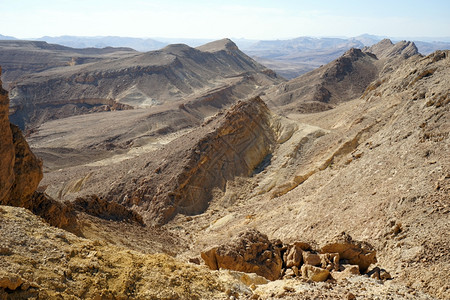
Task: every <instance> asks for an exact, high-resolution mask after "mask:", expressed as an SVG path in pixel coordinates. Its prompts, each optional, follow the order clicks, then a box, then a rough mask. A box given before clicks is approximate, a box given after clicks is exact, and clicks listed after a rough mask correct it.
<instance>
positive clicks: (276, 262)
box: [201, 229, 390, 282]
mask: <svg viewBox="0 0 450 300" xmlns="http://www.w3.org/2000/svg"><path fill="white" fill-rule="evenodd" d="M369 247H370V246H369V245H368V244H367V243H361V242H355V241H353V239H352V238H351V237H350V236H349V235H348V234H345V233H343V234H342V235H341V236H339V237H336V239H335V241H334V242H332V243H329V244H326V245H325V246H323V247H322V249H321V251H320V254H318V253H317V252H316V251H314V250H312V249H311V246H310V245H309V244H307V243H302V242H295V243H294V244H288V245H283V243H282V242H281V241H279V240H277V241H269V239H268V238H267V236H266V235H264V234H262V233H260V232H259V231H257V230H254V229H251V230H247V231H245V232H242V233H240V234H238V235H237V236H236V237H235V238H234V239H233V240H232V241H230V242H229V243H227V244H223V245H220V246H218V247H214V248H211V249H209V250H207V251H203V252H201V257H202V258H203V260H204V261H205V264H206V265H207V266H208V267H209V268H210V269H212V270H218V269H230V270H235V271H241V272H246V273H256V274H258V275H260V276H263V277H265V278H267V279H269V280H276V279H279V278H281V277H282V276H285V277H302V278H304V279H306V280H311V281H316V282H317V281H326V280H327V279H328V278H330V274H332V278H333V279H336V280H341V279H343V278H347V277H349V276H351V275H356V274H365V273H367V270H368V268H369V266H370V265H372V264H374V263H376V262H377V260H376V257H375V255H376V252H375V251H373V250H371V249H370V248H369ZM354 267H356V270H355V268H354ZM383 272H384V273H383V276H381V277H380V269H379V268H378V267H376V268H374V269H373V270H372V271H370V272H369V273H367V274H368V276H372V275H373V274H378V277H377V279H379V280H380V279H383V280H386V279H390V275H388V273H387V272H386V271H385V270H383ZM373 277H375V276H373Z"/></svg>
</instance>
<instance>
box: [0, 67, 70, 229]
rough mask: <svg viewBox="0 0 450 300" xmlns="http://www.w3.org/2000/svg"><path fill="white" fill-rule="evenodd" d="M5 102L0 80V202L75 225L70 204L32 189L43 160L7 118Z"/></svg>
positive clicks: (56, 223)
mask: <svg viewBox="0 0 450 300" xmlns="http://www.w3.org/2000/svg"><path fill="white" fill-rule="evenodd" d="M0 71H1V69H0ZM0 73H1V72H0ZM8 105H9V98H8V93H7V92H6V91H5V90H3V89H2V88H1V81H0V141H1V143H0V204H1V205H10V206H18V207H24V208H27V209H29V210H31V211H32V212H34V213H35V214H37V215H39V216H41V217H43V218H44V219H46V220H47V221H48V222H49V223H50V224H51V225H54V226H58V227H62V228H69V227H70V228H71V229H74V228H75V227H76V226H75V218H74V214H73V209H72V208H71V207H68V206H66V205H65V204H63V203H60V202H57V201H55V200H53V199H50V198H48V197H46V196H45V195H43V194H40V193H36V192H35V191H36V188H37V187H38V185H39V182H40V181H41V179H42V176H43V174H42V162H41V161H40V160H39V159H38V158H37V157H36V156H35V155H34V154H33V152H31V149H30V147H29V146H28V143H27V142H26V140H25V138H24V137H23V135H22V132H21V131H20V129H19V128H18V127H17V126H16V125H14V124H11V123H10V122H9V119H8Z"/></svg>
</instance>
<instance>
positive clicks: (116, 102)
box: [0, 39, 450, 299]
mask: <svg viewBox="0 0 450 300" xmlns="http://www.w3.org/2000/svg"><path fill="white" fill-rule="evenodd" d="M27 47H28V46H27ZM69 50H70V49H67V48H61V53H62V54H61V57H64V59H62V60H61V61H64V60H67V59H68V58H69V56H72V55H73V53H72V52H70V51H73V50H70V51H69ZM11 51H12V50H11ZM33 51H35V50H33ZM65 51H69V52H68V53H70V54H65V53H66V52H65ZM98 51H100V50H98ZM102 51H108V52H109V54H108V56H109V57H104V55H101V56H95V55H97V54H95V55H94V54H92V53H91V54H86V53H84V54H82V55H83V56H84V55H85V56H86V57H88V56H89V55H92V56H89V58H86V61H84V62H81V61H80V63H79V64H66V65H64V66H63V65H60V64H59V63H58V65H54V66H47V67H46V69H42V67H39V68H40V69H39V72H37V69H36V70H33V69H32V68H31V66H30V67H27V70H26V72H30V74H29V75H25V76H23V75H21V74H19V73H17V72H18V71H17V69H14V68H12V67H9V69H8V71H7V73H6V75H7V76H5V78H6V81H7V82H8V84H6V85H5V84H3V86H6V87H8V89H9V97H8V92H7V91H6V90H3V89H1V90H0V104H1V106H0V125H1V130H2V131H1V135H0V138H1V141H2V142H1V147H0V153H1V156H0V157H1V160H0V163H1V169H0V170H1V173H0V178H1V185H0V201H1V204H2V206H0V220H1V223H0V224H1V231H2V236H4V238H3V240H2V241H1V244H0V256H1V258H2V260H1V261H0V266H1V268H0V269H1V272H0V298H2V299H3V298H4V299H10V298H12V299H14V298H27V297H37V298H49V297H50V298H52V297H61V298H75V299H76V298H94V297H97V298H100V299H103V298H104V299H116V298H117V299H121V298H138V299H188V298H189V299H212V298H214V299H230V298H242V299H273V298H280V299H305V298H343V299H355V298H356V299H359V298H399V299H434V298H439V299H446V298H448V297H449V296H450V286H449V282H448V279H447V274H448V272H449V271H450V256H449V253H448V247H449V243H450V236H449V234H448V230H447V228H448V227H449V225H450V224H449V218H448V214H449V212H450V197H449V191H450V185H449V181H450V170H449V166H450V156H449V155H448V153H449V145H450V143H449V139H450V137H449V131H450V124H449V121H448V120H449V119H450V118H449V117H450V116H449V115H450V113H449V102H450V95H449V90H448V86H449V84H450V73H449V72H450V71H449V70H450V68H449V65H450V52H449V51H448V50H445V51H436V52H434V53H431V54H429V55H427V56H423V55H421V54H420V53H419V52H418V49H417V47H416V46H415V45H414V43H411V42H406V41H403V42H399V43H396V44H393V43H392V42H391V41H389V40H382V41H381V42H379V43H377V44H375V45H373V46H371V47H365V48H361V49H357V48H353V49H350V50H348V51H346V52H345V53H344V54H343V55H342V56H341V57H339V58H338V59H336V60H334V61H332V62H330V63H328V64H325V65H323V66H322V67H320V68H318V69H316V70H313V71H311V72H309V73H306V74H304V75H302V76H300V77H297V78H294V79H291V80H285V79H283V78H282V77H280V76H278V75H277V74H276V73H275V72H273V71H272V70H270V69H268V68H266V67H264V66H263V65H261V64H259V63H257V62H256V61H254V60H253V59H252V58H250V57H249V56H247V55H246V54H244V53H243V52H242V51H240V50H239V49H238V47H237V46H236V44H234V43H233V42H232V41H231V40H229V39H224V40H220V41H215V42H212V43H208V44H205V45H203V46H200V47H197V48H191V47H189V46H186V45H179V44H178V45H169V46H167V47H165V48H163V49H161V50H157V51H151V52H146V53H139V52H135V51H132V50H129V49H117V48H111V49H108V50H106V49H104V50H102ZM44 53H45V51H44ZM65 55H68V56H65ZM78 55H81V54H78ZM70 59H71V58H70ZM70 61H72V59H71V60H70ZM66 63H67V61H66ZM31 65H33V64H31ZM31 70H32V71H31ZM14 74H16V75H14ZM18 74H19V75H20V76H19V75H18ZM8 76H9V77H8ZM14 76H17V78H15V77H14ZM2 78H3V77H2ZM10 78H13V79H10ZM17 79H20V82H19V81H17V82H16V80H17ZM9 99H11V104H9V101H10V100H9ZM8 110H9V116H8ZM10 119H11V121H12V122H13V123H14V122H15V123H16V124H17V125H19V126H20V127H21V129H22V130H25V133H26V141H25V138H24V137H23V135H22V134H21V132H20V129H19V128H18V127H17V126H15V125H12V124H10ZM28 144H29V145H30V146H28ZM30 148H31V149H30ZM36 215H37V216H40V217H41V218H39V217H37V216H36ZM58 227H59V228H58Z"/></svg>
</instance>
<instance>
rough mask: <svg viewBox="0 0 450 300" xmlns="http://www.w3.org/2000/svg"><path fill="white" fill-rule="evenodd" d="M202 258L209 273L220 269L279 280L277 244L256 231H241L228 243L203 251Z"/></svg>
mask: <svg viewBox="0 0 450 300" xmlns="http://www.w3.org/2000/svg"><path fill="white" fill-rule="evenodd" d="M201 256H202V258H203V260H204V261H205V263H206V265H207V266H208V267H209V268H210V269H212V270H218V269H219V268H222V269H230V270H235V271H241V272H246V273H256V274H258V275H260V276H263V277H265V278H267V279H269V280H276V279H278V278H280V277H281V269H282V266H283V261H282V259H281V248H280V244H277V243H272V242H270V241H269V239H268V238H267V236H266V235H265V234H261V233H260V232H258V231H256V230H248V231H246V232H243V233H241V234H239V235H238V236H237V237H236V238H235V239H233V241H231V242H230V243H229V244H225V245H221V246H219V247H216V248H212V249H210V250H208V251H205V252H202V253H201Z"/></svg>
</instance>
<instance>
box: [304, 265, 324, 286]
mask: <svg viewBox="0 0 450 300" xmlns="http://www.w3.org/2000/svg"><path fill="white" fill-rule="evenodd" d="M301 273H302V277H303V278H305V279H308V280H312V281H316V282H319V281H325V280H327V279H328V276H330V271H328V270H325V269H322V268H318V267H315V266H311V265H303V266H302V268H301Z"/></svg>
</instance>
